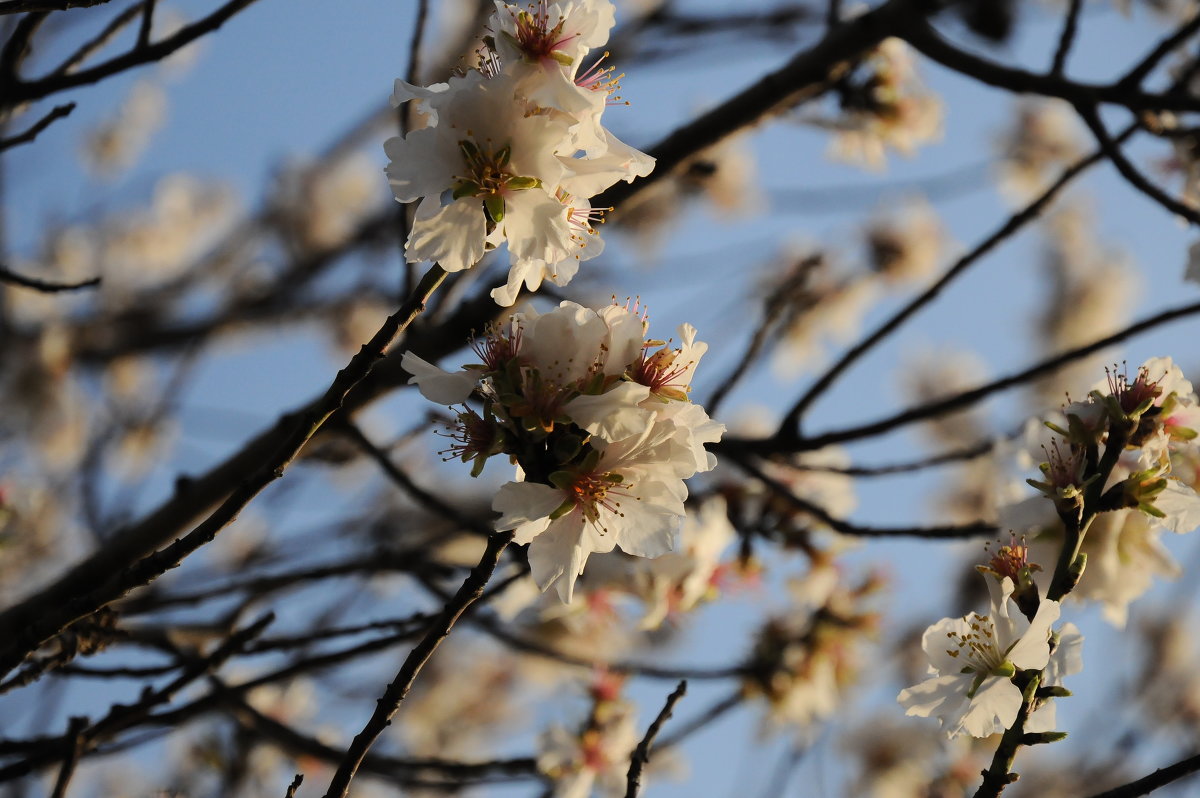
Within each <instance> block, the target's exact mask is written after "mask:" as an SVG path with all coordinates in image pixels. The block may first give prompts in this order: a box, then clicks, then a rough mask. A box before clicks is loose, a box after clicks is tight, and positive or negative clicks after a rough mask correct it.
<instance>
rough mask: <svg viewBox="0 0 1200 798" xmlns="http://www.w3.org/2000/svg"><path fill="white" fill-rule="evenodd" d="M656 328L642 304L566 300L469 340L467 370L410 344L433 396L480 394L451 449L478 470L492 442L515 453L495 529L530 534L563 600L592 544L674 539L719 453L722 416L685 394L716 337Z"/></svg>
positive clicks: (650, 545)
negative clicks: (694, 486)
mask: <svg viewBox="0 0 1200 798" xmlns="http://www.w3.org/2000/svg"><path fill="white" fill-rule="evenodd" d="M647 329H648V322H647V318H646V316H645V314H644V313H642V314H639V312H638V311H637V308H636V307H634V308H630V307H628V306H622V305H617V304H612V305H609V306H607V307H605V308H601V309H599V310H593V309H591V308H586V307H584V306H582V305H578V304H576V303H574V302H563V303H562V304H560V305H559V306H558V307H557V308H555V309H554V310H552V311H550V312H548V313H542V314H539V313H537V312H536V311H528V312H525V313H517V314H513V315H512V316H511V317H510V318H509V320H508V322H507V323H506V324H504V325H498V326H494V327H492V328H490V329H489V330H488V332H487V335H486V336H485V337H484V338H483V339H482V340H477V341H476V342H475V343H474V345H473V348H474V351H475V353H476V354H477V355H478V356H479V359H480V361H481V362H479V363H474V364H469V365H467V366H464V367H463V369H462V370H460V371H457V372H448V371H444V370H442V369H440V368H438V367H437V366H434V365H432V364H430V363H427V362H425V361H424V360H422V359H421V358H420V357H418V356H416V355H414V354H413V353H411V352H406V353H405V354H404V357H403V360H402V364H403V366H404V367H405V369H407V370H408V371H409V373H410V374H412V375H413V377H412V382H415V383H416V384H417V386H418V387H419V388H420V390H421V393H422V394H423V395H424V396H425V397H426V398H427V399H430V400H432V401H435V402H439V403H441V404H457V403H460V402H464V401H466V400H467V399H468V397H469V396H470V395H471V394H472V393H476V394H477V395H479V396H480V397H482V398H483V400H484V406H483V413H482V414H480V413H477V412H476V411H474V410H472V409H464V410H463V411H461V412H457V413H456V417H457V424H456V425H455V428H454V430H453V431H452V432H451V433H450V434H449V437H450V438H451V440H452V441H453V443H452V444H451V446H450V447H449V448H448V449H447V450H445V452H444V453H443V454H448V455H449V457H447V459H451V458H454V459H461V460H463V461H464V462H467V461H470V462H472V463H473V468H472V475H478V474H479V473H480V472H481V471H482V470H483V468H484V463H485V462H486V461H487V459H488V458H489V457H491V456H492V455H494V454H500V453H505V454H507V455H509V457H510V458H512V460H513V461H514V462H516V463H517V464H518V471H517V479H516V481H513V482H509V483H508V484H506V485H504V486H502V487H501V488H500V491H499V492H498V493H497V495H496V497H495V500H494V502H493V509H495V510H496V511H497V512H499V513H500V514H501V517H500V519H499V520H498V521H497V522H496V528H497V529H500V530H514V533H515V537H514V539H515V541H516V542H517V543H519V544H529V547H530V548H529V562H530V568H531V570H532V572H533V578H534V580H535V582H536V583H537V585H538V587H540V588H541V589H543V590H545V589H547V588H548V587H549V586H550V585H551V584H557V589H558V593H559V596H560V597H561V598H562V600H563V601H564V602H568V603H569V602H570V601H571V599H572V595H573V591H574V585H575V580H576V578H577V577H578V576H579V575H580V574H581V573H582V572H583V569H584V567H585V565H586V563H587V560H588V557H589V556H590V555H591V554H594V553H603V552H609V551H612V550H613V549H614V548H616V547H619V548H620V549H622V550H623V551H625V552H626V553H628V554H632V555H635V556H639V557H657V556H659V555H662V554H666V553H667V552H669V551H672V550H673V549H674V548H675V544H676V539H677V537H678V534H679V530H680V527H681V525H682V523H683V519H684V515H685V513H684V500H685V499H686V498H687V488H686V486H685V485H684V483H683V480H685V479H687V478H689V477H691V476H693V475H694V474H696V473H699V472H703V471H709V470H711V469H712V468H713V467H714V466H715V465H716V458H715V457H714V456H713V455H712V454H710V453H709V452H708V451H707V450H706V449H705V445H706V444H708V443H714V442H716V441H718V440H719V439H720V437H721V435H722V433H723V432H724V430H725V427H724V425H723V424H720V423H719V422H716V421H713V420H712V419H710V418H709V417H708V414H707V413H705V412H704V409H703V408H701V407H700V406H699V405H696V404H693V403H691V402H690V401H689V399H688V393H689V391H690V381H691V377H692V375H693V373H694V371H695V367H696V364H697V363H698V362H699V360H700V358H701V357H702V356H703V354H704V352H705V350H706V349H707V345H706V344H704V343H703V342H701V341H697V340H696V330H695V328H694V327H692V326H691V325H686V324H685V325H682V326H681V327H680V328H679V335H680V339H681V341H682V343H681V345H680V346H679V347H672V346H671V344H670V343H669V342H664V341H661V340H656V339H647V338H646V332H647Z"/></svg>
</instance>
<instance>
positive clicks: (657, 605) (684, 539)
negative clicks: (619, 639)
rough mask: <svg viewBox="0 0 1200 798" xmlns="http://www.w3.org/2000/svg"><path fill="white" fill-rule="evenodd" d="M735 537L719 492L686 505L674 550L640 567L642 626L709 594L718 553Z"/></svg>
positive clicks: (686, 609)
mask: <svg viewBox="0 0 1200 798" xmlns="http://www.w3.org/2000/svg"><path fill="white" fill-rule="evenodd" d="M736 539H737V532H736V530H734V528H733V525H732V524H731V523H729V515H728V513H727V510H726V505H725V500H724V498H722V497H721V496H720V495H717V496H712V497H710V498H708V499H706V500H705V501H704V503H703V504H701V505H700V506H699V507H698V508H689V512H688V513H687V517H686V518H685V519H684V522H683V530H682V532H681V534H680V543H679V546H678V550H677V551H672V552H670V553H668V554H664V555H662V556H661V557H658V558H657V559H654V560H647V561H645V563H644V565H643V567H642V568H641V570H640V573H639V581H640V582H641V585H642V587H643V590H644V594H645V595H646V597H647V607H646V614H645V616H644V617H643V618H642V628H644V629H655V628H657V627H658V626H659V625H660V624H661V623H662V622H663V621H664V620H666V619H667V618H668V617H669V616H671V615H674V614H678V613H686V612H689V611H691V610H692V609H693V608H694V607H696V605H697V604H699V603H700V602H701V601H703V600H704V599H706V598H708V597H709V596H711V595H712V594H713V593H714V592H715V591H716V585H715V581H716V579H717V577H718V575H719V574H720V573H721V566H720V561H721V555H722V554H724V552H725V550H726V549H727V548H729V546H730V544H732V543H733V542H734V540H736Z"/></svg>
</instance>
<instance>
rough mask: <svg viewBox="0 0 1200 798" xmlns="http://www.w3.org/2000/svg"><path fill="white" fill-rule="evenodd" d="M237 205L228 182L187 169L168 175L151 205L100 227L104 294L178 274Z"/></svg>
mask: <svg viewBox="0 0 1200 798" xmlns="http://www.w3.org/2000/svg"><path fill="white" fill-rule="evenodd" d="M236 210H237V202H236V200H235V195H234V193H233V190H232V188H230V187H229V186H227V185H225V184H223V183H218V182H211V181H204V180H202V179H200V178H197V177H194V176H192V175H189V174H186V173H177V174H173V175H167V176H166V177H164V178H162V179H161V180H160V181H159V182H158V184H157V185H156V186H155V189H154V198H153V200H152V203H151V205H150V207H148V208H145V209H143V210H140V211H134V212H132V213H125V214H121V215H119V216H113V217H111V218H109V219H108V220H107V221H106V222H105V223H104V224H103V225H102V227H101V229H100V237H101V241H102V242H103V249H102V251H101V262H102V263H103V266H104V268H103V274H104V277H105V282H104V288H103V289H102V290H104V291H105V293H106V295H107V294H108V292H109V290H110V289H111V290H112V291H115V292H116V296H117V297H120V293H119V292H120V290H121V289H122V288H133V287H141V286H148V285H154V284H156V283H160V282H163V281H166V280H169V279H171V278H172V277H175V276H177V275H178V274H180V273H181V272H182V271H183V270H184V269H186V268H187V267H188V266H189V265H190V264H191V260H192V259H193V258H195V257H197V256H199V255H200V254H201V253H203V252H204V251H205V250H206V249H207V248H208V247H209V246H211V245H212V244H213V243H215V242H216V240H217V239H218V238H220V237H221V235H222V234H223V233H224V232H225V231H226V230H227V229H228V226H229V225H230V223H231V222H232V221H233V218H234V214H235V212H236Z"/></svg>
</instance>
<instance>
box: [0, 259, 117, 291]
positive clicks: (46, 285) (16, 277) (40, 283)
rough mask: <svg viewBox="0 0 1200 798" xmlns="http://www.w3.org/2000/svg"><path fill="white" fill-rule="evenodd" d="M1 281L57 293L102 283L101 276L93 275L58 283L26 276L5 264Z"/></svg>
mask: <svg viewBox="0 0 1200 798" xmlns="http://www.w3.org/2000/svg"><path fill="white" fill-rule="evenodd" d="M0 283H8V284H9V285H19V286H21V287H22V288H32V289H33V290H34V291H41V292H42V293H43V294H56V293H58V292H60V291H78V290H80V289H83V288H94V287H95V286H98V285H100V278H99V277H93V278H91V279H90V280H83V281H82V282H78V283H56V282H51V281H50V280H39V279H37V278H36V277H26V276H25V275H22V274H17V273H16V272H14V271H10V270H9V269H7V268H5V267H4V266H0Z"/></svg>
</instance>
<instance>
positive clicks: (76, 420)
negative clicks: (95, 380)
mask: <svg viewBox="0 0 1200 798" xmlns="http://www.w3.org/2000/svg"><path fill="white" fill-rule="evenodd" d="M67 336H68V333H67V331H66V330H65V329H64V328H62V327H61V326H58V325H55V326H50V327H47V328H45V329H44V330H42V332H41V333H40V334H39V335H38V336H37V338H36V339H34V340H33V341H31V342H29V343H27V344H17V343H14V344H11V345H10V350H9V351H10V354H11V355H15V356H13V357H10V358H7V359H5V360H4V361H3V362H2V363H0V397H3V400H4V405H5V409H6V412H5V415H4V418H3V420H0V435H4V436H20V437H21V438H22V439H23V440H24V441H25V442H26V443H27V445H29V446H30V447H31V448H30V450H29V451H28V452H27V454H28V455H30V456H32V457H34V458H36V459H37V460H40V461H41V462H42V463H43V464H44V465H45V466H47V467H50V468H52V469H59V470H63V471H69V470H71V469H73V468H74V467H75V466H76V465H77V464H78V460H79V457H80V456H81V455H82V454H83V450H84V447H85V445H86V443H87V430H88V412H87V410H88V402H87V397H86V396H85V395H84V392H83V390H82V389H81V388H80V387H79V385H78V384H77V382H76V378H75V376H74V375H73V374H71V373H70V372H69V371H68V369H69V368H70V365H71V350H70V344H69V343H68V340H67ZM22 350H23V351H22Z"/></svg>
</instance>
